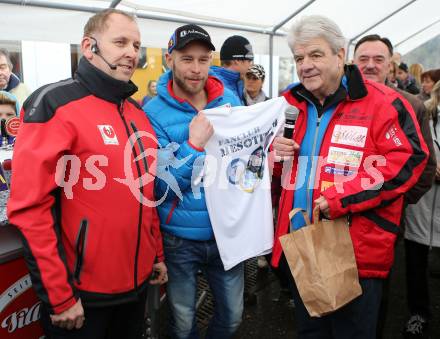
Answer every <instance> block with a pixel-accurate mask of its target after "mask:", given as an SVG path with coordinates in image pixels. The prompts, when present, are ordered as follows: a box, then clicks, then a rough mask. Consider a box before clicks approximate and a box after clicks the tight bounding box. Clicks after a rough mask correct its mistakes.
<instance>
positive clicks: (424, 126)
mask: <svg viewBox="0 0 440 339" xmlns="http://www.w3.org/2000/svg"><path fill="white" fill-rule="evenodd" d="M392 54H393V46H392V44H391V42H390V40H389V39H387V38H385V37H381V36H379V35H377V34H371V35H367V36H364V37H362V38H361V39H360V40H359V42H358V43H357V44H356V46H355V52H354V63H355V64H356V65H357V66H358V67H359V69H360V70H361V72H362V73H363V75H364V77H365V78H366V79H368V80H371V81H375V82H378V83H381V84H386V85H388V86H390V87H391V84H390V81H389V78H388V79H387V75H389V73H388V74H387V70H388V69H391V68H392V67H393V64H395V62H394V61H391V56H392ZM392 88H393V89H394V90H396V91H397V92H398V93H399V94H400V95H402V96H403V97H404V98H405V99H406V100H407V101H408V102H409V103H410V104H411V106H412V108H413V109H414V112H415V113H416V116H417V121H418V123H419V125H420V129H421V132H422V134H423V138H424V139H425V142H426V144H427V145H428V148H429V159H428V164H427V165H426V167H425V169H424V171H423V173H422V175H421V176H420V180H419V181H418V182H417V183H416V184H415V185H414V186H413V187H412V188H411V189H410V190H409V191H408V192H407V193H406V194H405V205H406V204H415V203H417V201H419V199H421V198H422V197H423V196H424V194H425V193H426V192H428V191H429V190H430V189H431V187H432V184H433V181H434V176H435V172H436V167H437V162H436V159H435V151H434V145H433V142H432V136H431V131H430V127H429V119H428V117H427V115H426V110H425V107H424V105H423V103H422V102H421V101H420V100H419V99H418V98H417V97H416V96H415V95H413V94H410V93H408V92H405V91H403V90H401V89H398V88H395V87H394V86H393V87H392ZM403 226H404V220H403V219H402V228H403ZM407 227H410V225H407ZM409 255H411V253H407V255H406V257H407V258H408V256H409ZM389 282H390V277H388V278H387V279H385V280H384V291H383V296H382V302H381V307H380V316H379V323H378V331H377V334H378V335H377V337H378V338H382V336H383V328H384V326H385V323H386V318H387V310H388V299H389V288H390V286H389Z"/></svg>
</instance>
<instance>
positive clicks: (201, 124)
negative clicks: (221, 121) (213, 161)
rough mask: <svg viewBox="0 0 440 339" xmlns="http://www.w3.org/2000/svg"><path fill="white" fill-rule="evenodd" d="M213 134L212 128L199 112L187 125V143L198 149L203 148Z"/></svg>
mask: <svg viewBox="0 0 440 339" xmlns="http://www.w3.org/2000/svg"><path fill="white" fill-rule="evenodd" d="M213 134H214V127H212V124H211V122H210V121H209V120H208V118H207V117H206V116H205V114H203V113H202V112H199V113H198V114H197V115H196V116H195V117H194V118H193V119H192V121H191V123H190V124H189V142H190V143H191V144H192V145H194V146H196V147H199V148H204V147H205V145H206V143H207V142H208V140H209V138H211V136H212V135H213Z"/></svg>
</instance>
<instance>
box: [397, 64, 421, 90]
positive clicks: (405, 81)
mask: <svg viewBox="0 0 440 339" xmlns="http://www.w3.org/2000/svg"><path fill="white" fill-rule="evenodd" d="M396 77H397V79H398V80H399V88H400V89H402V90H404V91H406V92H408V93H411V94H419V92H420V90H419V88H418V87H417V83H416V79H414V77H413V76H412V75H410V74H409V73H408V65H407V64H405V63H404V62H401V63H400V64H399V66H398V68H397V74H396Z"/></svg>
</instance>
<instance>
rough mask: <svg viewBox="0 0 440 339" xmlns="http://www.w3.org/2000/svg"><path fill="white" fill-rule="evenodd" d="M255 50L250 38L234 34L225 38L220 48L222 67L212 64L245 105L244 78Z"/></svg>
mask: <svg viewBox="0 0 440 339" xmlns="http://www.w3.org/2000/svg"><path fill="white" fill-rule="evenodd" d="M253 60H254V52H253V50H252V45H251V43H250V42H249V40H248V39H246V38H245V37H243V36H240V35H233V36H231V37H229V38H227V39H226V40H225V42H224V43H223V45H222V47H221V49H220V61H221V67H218V66H212V67H211V70H212V71H213V72H214V75H215V76H216V77H218V78H219V79H220V80H221V81H222V82H223V83H224V85H225V86H226V88H228V89H229V90H230V91H232V93H234V95H235V96H236V97H237V98H238V99H239V101H240V103H241V105H243V106H244V97H243V93H244V84H243V78H244V76H245V74H246V72H247V70H248V69H249V67H250V66H251V65H252V63H253Z"/></svg>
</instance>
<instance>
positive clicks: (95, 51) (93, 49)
mask: <svg viewBox="0 0 440 339" xmlns="http://www.w3.org/2000/svg"><path fill="white" fill-rule="evenodd" d="M90 50H91V51H92V53H95V54H98V52H99V48H98V45H97V44H96V42H95V43H93V45H92V47H90Z"/></svg>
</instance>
